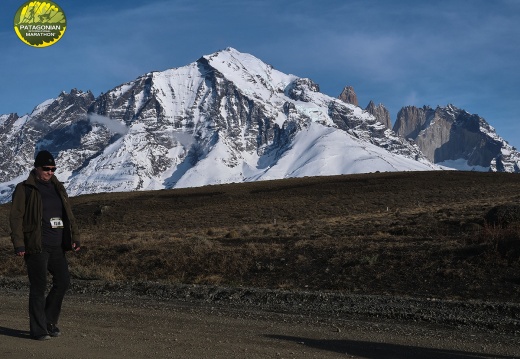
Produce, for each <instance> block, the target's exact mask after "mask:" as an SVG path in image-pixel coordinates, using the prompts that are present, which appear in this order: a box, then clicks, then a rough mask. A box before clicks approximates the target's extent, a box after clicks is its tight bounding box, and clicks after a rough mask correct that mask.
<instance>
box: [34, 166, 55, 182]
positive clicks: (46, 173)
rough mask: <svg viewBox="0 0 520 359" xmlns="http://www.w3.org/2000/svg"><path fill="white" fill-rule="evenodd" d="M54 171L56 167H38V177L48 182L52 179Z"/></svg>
mask: <svg viewBox="0 0 520 359" xmlns="http://www.w3.org/2000/svg"><path fill="white" fill-rule="evenodd" d="M54 171H56V167H54V166H43V167H36V177H37V178H38V179H40V180H42V181H45V182H47V181H49V180H50V179H51V177H52V175H53V174H54Z"/></svg>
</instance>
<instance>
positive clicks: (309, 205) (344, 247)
mask: <svg viewBox="0 0 520 359" xmlns="http://www.w3.org/2000/svg"><path fill="white" fill-rule="evenodd" d="M72 203H73V210H74V212H75V214H76V217H77V219H78V221H79V223H80V226H81V230H82V247H83V252H82V253H81V254H79V255H72V254H71V255H70V257H69V258H70V262H71V270H72V273H73V276H74V278H75V279H76V280H79V279H83V280H94V279H96V280H108V281H154V282H160V283H198V284H218V285H221V286H251V287H259V288H284V289H308V290H333V291H342V292H347V293H357V294H389V295H404V296H413V297H437V298H453V299H455V298H456V299H491V300H504V301H513V302H519V301H520V260H519V256H520V223H519V222H518V221H515V220H513V221H510V222H508V223H507V227H505V226H504V227H501V226H499V225H496V224H495V225H491V224H488V223H487V222H486V221H485V216H486V214H487V213H488V212H489V211H490V210H491V209H492V208H493V207H495V206H498V205H503V204H513V205H520V177H519V176H518V175H517V174H505V173H475V172H454V171H449V172H407V173H375V174H364V175H347V176H333V177H313V178H302V179H287V180H279V181H267V182H256V183H246V184H229V185H219V186H206V187H202V188H188V189H176V190H162V191H150V192H133V193H112V194H98V195H87V196H79V197H76V198H73V199H72ZM9 206H10V205H9V204H6V205H3V206H0V216H1V218H2V222H1V223H2V225H1V227H0V276H4V277H15V276H19V275H25V270H24V268H23V264H21V263H22V262H21V261H20V258H16V257H15V256H14V255H13V252H12V246H11V243H10V239H9V229H8V211H9Z"/></svg>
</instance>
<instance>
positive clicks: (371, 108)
mask: <svg viewBox="0 0 520 359" xmlns="http://www.w3.org/2000/svg"><path fill="white" fill-rule="evenodd" d="M365 111H367V112H368V113H369V114H371V115H373V116H374V117H375V118H376V119H377V120H378V121H379V122H381V123H382V124H383V125H385V126H386V128H392V120H391V119H390V112H388V110H387V109H386V107H385V105H383V104H382V103H380V104H379V105H377V106H376V105H375V104H374V101H372V100H370V102H369V103H368V106H367V107H366V108H365Z"/></svg>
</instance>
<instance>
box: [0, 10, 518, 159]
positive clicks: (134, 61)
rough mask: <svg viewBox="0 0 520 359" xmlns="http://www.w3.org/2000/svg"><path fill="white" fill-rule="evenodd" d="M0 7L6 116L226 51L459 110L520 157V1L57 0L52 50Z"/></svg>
mask: <svg viewBox="0 0 520 359" xmlns="http://www.w3.org/2000/svg"><path fill="white" fill-rule="evenodd" d="M24 2H25V1H24V0H3V1H1V2H0V49H1V51H0V75H1V80H0V114H6V113H12V112H16V113H18V114H19V115H23V114H26V113H29V112H31V111H32V109H33V108H34V107H35V106H36V105H38V104H40V103H41V102H43V101H45V100H47V99H49V98H54V97H57V96H58V95H59V94H60V92H61V91H66V92H69V91H70V90H71V89H73V88H77V89H79V90H84V91H87V90H91V91H92V92H93V93H94V95H96V96H97V95H99V94H100V93H102V92H106V91H108V90H110V89H112V88H114V87H115V86H117V85H120V84H122V83H124V82H127V81H131V80H133V79H135V78H136V77H138V76H140V75H142V74H144V73H147V72H150V71H154V70H158V71H161V70H166V69H169V68H174V67H180V66H184V65H187V64H189V63H191V62H193V61H196V60H197V59H198V58H199V57H201V56H202V55H207V54H211V53H213V52H215V51H218V50H221V49H224V48H226V47H234V48H236V49H237V50H238V51H241V52H246V53H250V54H252V55H254V56H256V57H258V58H260V59H261V60H263V61H264V62H267V63H269V64H271V65H272V66H273V67H274V68H276V69H277V70H280V71H282V72H285V73H290V74H294V75H297V76H300V77H308V78H311V79H312V80H313V81H314V82H316V83H318V84H319V85H320V89H321V92H323V93H326V94H328V95H330V96H334V97H336V96H338V95H339V94H340V92H341V90H342V89H343V87H345V86H347V85H349V86H353V87H354V89H355V91H356V93H357V95H358V100H359V103H360V106H361V107H365V106H366V105H367V104H368V102H369V101H370V100H373V101H374V102H375V103H376V104H377V103H383V104H384V105H385V106H386V107H387V108H388V109H389V111H390V113H391V117H392V123H393V122H394V121H395V118H396V115H397V112H398V111H399V109H400V108H401V107H403V106H407V105H415V106H418V107H422V106H423V105H428V106H431V107H436V106H438V105H439V106H445V105H447V104H449V103H451V104H453V105H455V106H457V107H459V108H462V109H465V110H466V111H468V112H470V113H476V114H479V115H480V116H482V117H484V118H485V119H486V120H487V121H488V122H489V123H490V124H491V125H492V126H494V127H495V129H496V130H497V132H498V134H499V135H500V136H502V137H503V138H504V139H506V140H507V141H508V142H509V143H510V144H512V145H514V146H515V147H517V149H520V123H519V120H520V115H519V113H520V111H519V110H518V106H519V105H520V101H519V100H520V71H519V69H518V68H519V65H520V0H493V1H490V0H435V1H419V0H393V1H389V0H353V1H351V0H337V1H333V0H284V1H281V0H219V1H214V0H212V1H210V0H169V1H162V0H147V1H133V0H110V1H109V0H103V1H100V0H89V1H77V0H55V2H56V3H57V4H58V5H60V6H61V8H62V9H63V10H64V12H65V15H66V17H67V31H66V33H65V35H64V36H63V38H62V39H61V40H60V41H59V42H58V43H56V44H55V45H52V46H50V47H46V48H33V47H30V46H27V45H25V44H24V43H22V42H21V41H20V40H19V39H18V38H17V36H16V34H15V32H14V30H13V20H14V14H15V13H16V11H17V9H18V8H19V7H20V6H21V5H22V4H23V3H24Z"/></svg>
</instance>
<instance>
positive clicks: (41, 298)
mask: <svg viewBox="0 0 520 359" xmlns="http://www.w3.org/2000/svg"><path fill="white" fill-rule="evenodd" d="M25 263H26V265H27V274H28V276H29V284H30V288H29V321H30V330H31V336H33V337H37V336H40V335H45V334H47V324H48V323H52V324H57V323H58V319H59V317H60V312H61V305H62V303H63V297H64V296H65V292H66V291H67V289H68V288H69V285H70V274H69V265H68V263H67V258H66V257H65V252H64V251H63V249H62V248H61V247H46V246H44V247H43V250H42V252H41V253H37V254H26V255H25ZM47 271H48V272H49V273H50V274H51V275H52V288H51V290H50V291H49V294H48V295H47V296H45V292H46V290H47Z"/></svg>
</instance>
